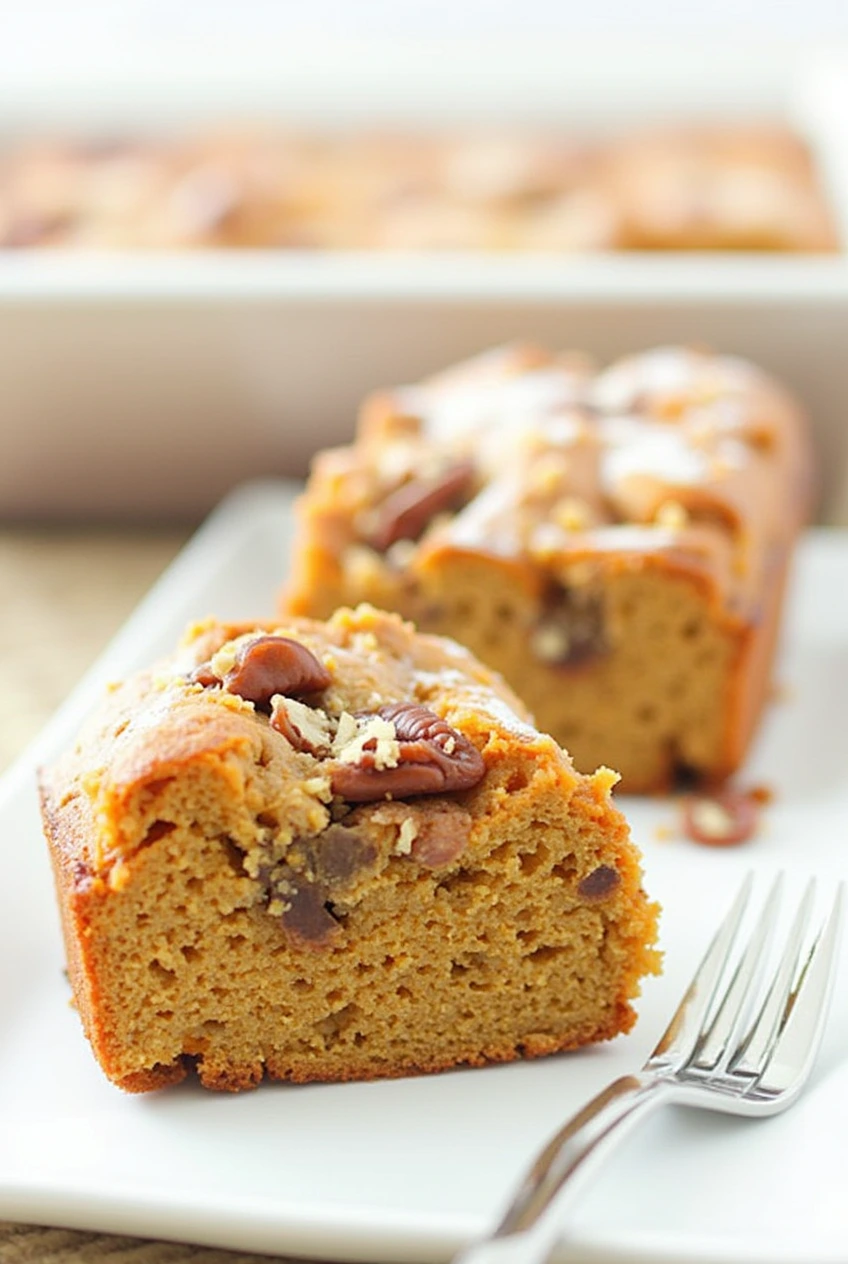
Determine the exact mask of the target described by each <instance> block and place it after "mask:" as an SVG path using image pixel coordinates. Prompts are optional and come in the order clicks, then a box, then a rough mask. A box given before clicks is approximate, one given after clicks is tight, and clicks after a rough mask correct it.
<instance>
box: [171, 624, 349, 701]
mask: <svg viewBox="0 0 848 1264" xmlns="http://www.w3.org/2000/svg"><path fill="white" fill-rule="evenodd" d="M191 680H192V681H194V682H195V683H197V684H201V685H203V686H204V687H209V686H210V685H223V687H224V689H225V690H226V691H227V693H235V694H238V696H239V697H240V698H244V699H245V701H247V702H252V703H253V704H254V705H255V706H256V707H258V708H259V709H260V710H267V709H268V708H269V707H270V705H271V699H272V698H273V697H274V695H275V694H282V695H284V696H294V697H299V696H300V695H301V694H310V693H317V692H318V691H319V690H321V689H326V688H327V686H328V685H329V684H330V680H331V677H330V673H329V672H328V671H327V669H326V667H325V666H324V664H323V663H320V662H319V661H318V659H317V658H316V657H315V655H314V654H313V653H312V651H311V650H308V649H307V648H306V646H305V645H301V644H300V642H299V641H292V640H290V639H289V637H287V636H257V637H255V638H254V639H253V640H252V641H247V642H245V643H244V644H243V645H240V646H239V648H238V651H237V653H236V657H235V662H234V663H233V665H232V667H231V668H230V669H229V671H227V672H225V673H224V676H223V677H220V676H218V675H217V674H216V673H215V671H214V669H213V668H212V665H211V663H201V664H200V666H199V667H196V668H195V670H194V671H193V672H192V675H191Z"/></svg>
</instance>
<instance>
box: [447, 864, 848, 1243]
mask: <svg viewBox="0 0 848 1264" xmlns="http://www.w3.org/2000/svg"><path fill="white" fill-rule="evenodd" d="M782 885H783V878H782V875H779V876H778V877H777V878H776V879H775V881H774V883H773V885H772V887H771V890H770V892H769V894H768V896H767V898H766V900H765V902H764V905H763V908H762V911H761V912H760V915H759V917H758V918H757V920H756V923H755V925H754V926H753V928H752V930H751V932H750V935H749V936H748V938H747V941H745V940H744V937H743V936H741V935H740V930H741V927H742V923H743V921H744V920H745V914H746V910H747V908H748V906H749V904H750V900H751V892H752V890H753V874H752V873H749V874H748V876H747V878H746V879H745V881H744V882H743V884H742V887H741V889H740V891H739V894H738V895H737V896H736V899H735V900H734V903H733V905H732V907H731V909H730V912H729V913H728V915H727V917H726V918H725V920H724V921H723V922H722V924H721V926H720V927H719V929H718V930H717V932H716V934H715V938H714V939H713V941H712V943H711V945H710V947H709V948H708V949H707V952H706V955H705V956H704V959H703V961H702V962H701V964H700V966H699V967H698V969H697V971H696V973H695V977H694V978H693V980H692V982H691V983H690V984H689V987H688V988H687V990H686V993H685V995H684V997H683V1000H682V1001H681V1002H680V1005H679V1006H678V1008H677V1012H676V1013H675V1015H674V1017H673V1018H672V1020H671V1022H670V1023H669V1026H668V1028H667V1030H666V1032H665V1034H664V1035H663V1037H662V1039H661V1040H660V1042H659V1044H658V1045H657V1047H656V1049H655V1050H654V1052H653V1053H652V1054H651V1056H650V1057H649V1058H648V1060H647V1062H646V1063H645V1065H644V1066H643V1068H642V1070H641V1071H639V1072H637V1073H636V1074H634V1075H625V1076H622V1077H621V1078H620V1079H618V1080H615V1081H614V1082H613V1083H612V1084H610V1085H609V1087H608V1088H605V1089H604V1090H603V1091H602V1092H601V1093H599V1094H598V1096H597V1097H594V1098H593V1099H592V1101H591V1102H589V1104H588V1105H587V1106H584V1108H583V1109H582V1110H581V1111H580V1112H579V1113H578V1114H576V1115H575V1116H574V1118H573V1119H571V1120H570V1121H569V1122H568V1123H567V1124H566V1125H565V1127H563V1128H562V1129H561V1130H560V1131H559V1132H558V1133H557V1134H556V1136H555V1137H554V1138H553V1139H552V1140H551V1141H550V1142H549V1143H548V1145H547V1146H546V1147H545V1149H544V1150H542V1152H541V1153H540V1154H539V1155H538V1156H537V1158H536V1159H535V1161H534V1162H533V1163H532V1165H531V1167H530V1169H529V1171H528V1172H527V1174H526V1176H525V1177H524V1180H523V1181H522V1183H521V1184H520V1185H519V1186H518V1188H517V1190H516V1192H515V1195H514V1197H513V1199H512V1202H511V1203H510V1205H509V1208H508V1209H507V1211H506V1214H505V1215H504V1217H503V1219H502V1220H501V1222H500V1224H499V1225H498V1226H497V1228H496V1229H495V1230H494V1231H493V1232H492V1233H491V1234H490V1235H489V1236H488V1237H486V1238H484V1239H481V1240H480V1241H479V1242H477V1243H474V1244H473V1245H472V1246H470V1247H469V1248H467V1249H466V1250H465V1251H462V1252H461V1253H460V1254H459V1255H458V1256H457V1257H456V1260H455V1262H454V1264H541V1262H542V1261H544V1260H546V1259H547V1258H548V1256H549V1255H550V1253H551V1251H552V1249H553V1247H554V1245H555V1244H556V1241H557V1238H558V1237H559V1234H560V1232H561V1228H562V1212H563V1209H564V1207H565V1205H566V1204H567V1201H568V1199H569V1198H570V1197H573V1195H574V1193H575V1192H576V1190H577V1187H578V1185H580V1184H582V1181H583V1179H585V1177H587V1176H588V1175H589V1174H590V1173H591V1171H592V1170H594V1168H595V1167H596V1166H597V1165H598V1163H599V1161H600V1160H601V1159H603V1158H604V1157H605V1156H606V1154H608V1153H609V1151H610V1150H611V1149H612V1147H613V1145H614V1143H615V1142H617V1141H619V1140H620V1139H621V1138H622V1137H623V1136H625V1135H626V1134H627V1133H628V1132H629V1131H630V1129H631V1128H632V1127H633V1125H634V1124H636V1123H637V1122H638V1121H639V1120H640V1119H642V1118H644V1116H645V1115H647V1114H648V1113H649V1111H651V1110H653V1109H655V1108H656V1107H657V1106H661V1105H665V1104H666V1103H670V1102H675V1103H680V1104H683V1105H686V1106H699V1107H703V1108H705V1109H707V1110H717V1111H725V1112H729V1113H730V1114H735V1115H750V1116H759V1115H774V1114H777V1112H778V1111H781V1110H785V1109H786V1107H787V1106H791V1104H792V1103H793V1102H794V1101H795V1100H796V1099H797V1097H798V1095H799V1094H800V1092H801V1089H802V1088H803V1086H804V1083H805V1081H806V1080H807V1077H808V1076H809V1074H810V1071H811V1069H812V1066H813V1062H814V1061H815V1056H816V1053H817V1052H818V1047H819V1044H820V1042H821V1037H822V1034H823V1032H824V1025H825V1019H826V1016H827V1009H828V1004H829V1001H830V995H831V992H832V989H833V980H834V976H835V974H836V960H837V951H838V943H839V934H840V927H841V921H842V903H843V884H842V883H840V884H839V886H838V888H837V891H836V895H835V898H834V900H833V903H832V905H831V907H830V910H829V913H828V915H827V917H826V918H825V919H824V920H823V922H822V923H821V924H820V925H819V927H818V930H817V932H816V934H815V936H814V937H813V940H812V943H810V944H809V946H808V947H806V948H805V944H807V943H808V936H807V929H808V926H809V923H810V918H811V914H812V909H813V902H814V895H815V883H814V881H813V880H811V881H810V882H809V883H808V885H807V887H806V890H805V891H804V894H803V897H802V898H801V900H800V903H799V905H798V909H797V912H796V914H795V918H794V920H793V922H792V925H791V928H790V930H789V933H788V936H787V940H786V944H785V945H784V948H783V951H782V953H781V955H780V958H779V960H778V962H777V965H776V969H775V970H774V974H773V977H772V979H771V982H770V984H769V985H768V986H767V987H765V988H764V987H763V984H764V976H765V971H766V966H767V964H768V962H769V947H770V943H771V940H772V938H773V935H774V930H775V926H776V923H777V917H778V908H779V904H780V896H781V889H782ZM763 993H764V994H763ZM758 1002H759V1003H758Z"/></svg>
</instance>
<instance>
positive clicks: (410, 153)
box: [0, 124, 837, 253]
mask: <svg viewBox="0 0 848 1264" xmlns="http://www.w3.org/2000/svg"><path fill="white" fill-rule="evenodd" d="M836 244H837V243H836V236H835V231H834V226H833V222H832V219H831V215H830V211H829V209H828V206H827V202H826V199H825V197H824V194H823V191H822V188H821V185H820V182H819V179H818V176H817V172H816V170H815V167H814V164H813V162H812V159H811V156H810V153H809V150H808V149H807V147H806V145H805V144H804V143H803V141H802V140H800V139H799V138H798V137H797V136H795V135H794V134H793V133H792V132H790V131H789V130H788V129H786V128H782V127H767V126H762V127H751V126H749V125H745V126H733V125H730V124H728V125H726V126H722V127H718V126H712V127H702V128H694V127H689V128H686V129H682V130H672V129H664V130H655V131H652V132H649V133H638V134H637V133H636V132H633V133H632V134H624V135H623V136H620V137H616V138H612V139H606V140H597V139H596V140H590V139H587V138H583V139H581V138H580V137H577V136H574V135H570V134H565V133H563V134H555V133H548V134H545V133H542V132H520V131H518V132H476V133H467V134H466V133H462V132H460V131H457V132H453V133H450V134H445V135H439V134H437V133H419V134H392V133H383V132H376V131H367V130H366V131H352V132H345V133H344V134H338V135H334V134H331V133H318V132H314V133H313V132H308V131H283V130H280V129H274V128H271V127H268V128H265V129H261V130H260V129H257V130H255V131H253V132H236V131H233V130H229V131H227V130H223V129H213V128H210V129H208V130H207V131H206V132H204V133H201V134H199V135H197V136H195V137H193V138H183V139H180V138H173V139H170V140H166V139H160V140H158V141H153V140H150V141H143V140H139V139H133V138H130V137H127V138H123V139H121V138H117V139H112V140H100V141H96V140H91V141H89V142H85V143H70V142H68V143H61V142H58V141H57V142H52V143H47V142H45V143H38V142H29V143H27V144H23V145H20V146H18V147H9V148H7V149H6V150H5V152H3V153H2V154H0V247H6V248H18V249H21V248H28V247H37V246H46V247H50V246H52V247H65V248H74V247H82V248H110V249H135V248H149V249H166V250H168V249H190V248H201V249H202V248H224V249H227V248H233V247H259V248H268V249H292V250H313V249H315V250H337V249H338V250H399V251H410V250H411V251H416V250H463V251H464V250H472V251H480V250H484V251H485V250H489V251H516V250H517V251H522V250H523V251H541V252H564V253H569V252H583V251H597V250H727V249H733V250H771V251H775V250H782V251H823V250H824V251H826V250H834V249H836Z"/></svg>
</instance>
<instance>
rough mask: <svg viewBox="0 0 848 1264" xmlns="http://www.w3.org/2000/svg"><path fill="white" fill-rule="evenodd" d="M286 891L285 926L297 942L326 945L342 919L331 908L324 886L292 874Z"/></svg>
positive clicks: (282, 917)
mask: <svg viewBox="0 0 848 1264" xmlns="http://www.w3.org/2000/svg"><path fill="white" fill-rule="evenodd" d="M286 886H287V888H288V889H287V891H286V892H285V894H283V896H282V899H283V912H282V915H281V918H280V920H281V921H282V923H283V929H284V930H285V932H286V934H287V935H288V936H289V938H290V939H292V940H294V941H295V942H296V943H297V942H300V943H306V944H315V945H319V946H320V945H322V944H326V943H328V942H329V941H330V939H331V938H332V937H333V936H334V935H335V933H336V931H337V930H338V929H339V923H338V922H337V920H336V918H335V917H333V915H332V913H331V912H330V910H329V909H328V908H327V894H326V892H325V891H324V889H323V888H322V887H321V886H319V885H317V884H316V883H314V882H310V881H309V880H308V879H304V878H303V877H301V876H300V875H299V874H294V873H293V872H292V873H291V874H290V876H289V878H288V880H287V883H286Z"/></svg>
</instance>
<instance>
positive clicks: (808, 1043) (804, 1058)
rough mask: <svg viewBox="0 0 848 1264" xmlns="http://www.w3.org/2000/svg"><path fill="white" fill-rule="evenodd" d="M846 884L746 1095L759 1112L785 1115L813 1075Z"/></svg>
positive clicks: (833, 973)
mask: <svg viewBox="0 0 848 1264" xmlns="http://www.w3.org/2000/svg"><path fill="white" fill-rule="evenodd" d="M844 893H845V884H844V883H843V882H840V884H839V886H838V887H837V891H836V896H835V898H834V901H833V906H832V908H831V910H830V914H829V916H828V918H827V920H826V921H825V923H824V926H823V927H822V928H821V929H820V931H819V933H818V935H817V936H816V938H815V940H814V941H813V944H812V947H811V948H810V950H809V952H808V953H807V956H806V958H805V959H804V961H803V964H802V966H801V969H800V971H799V973H798V976H797V979H796V982H795V984H794V987H793V988H792V990H791V991H790V993H789V996H788V998H787V1000H786V1004H785V1006H784V1010H783V1015H782V1022H781V1025H780V1030H779V1033H778V1036H777V1040H776V1042H775V1044H774V1047H773V1049H772V1050H771V1053H770V1056H768V1055H767V1061H766V1066H765V1070H764V1071H763V1074H762V1076H761V1077H760V1079H759V1081H758V1082H757V1083H756V1085H754V1086H753V1087H752V1088H751V1089H749V1090H748V1092H747V1093H746V1094H745V1096H746V1098H747V1099H749V1100H755V1101H757V1102H759V1103H760V1105H761V1106H763V1105H765V1104H767V1103H770V1102H773V1103H774V1108H775V1109H776V1110H782V1109H783V1108H784V1107H785V1106H787V1105H788V1104H789V1103H790V1102H792V1101H794V1100H795V1098H796V1097H797V1096H798V1094H799V1093H800V1092H801V1089H802V1088H803V1087H804V1083H805V1082H806V1079H807V1077H808V1075H809V1073H810V1071H811V1070H812V1066H813V1062H814V1060H815V1056H816V1053H817V1052H818V1047H819V1044H820V1043H821V1038H822V1035H823V1034H824V1026H825V1021H826V1019H827V1012H828V1008H829V1003H830V997H831V994H832V992H833V983H834V980H835V978H836V962H837V955H838V948H839V940H840V933H841V929H842V909H843V903H844Z"/></svg>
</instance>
